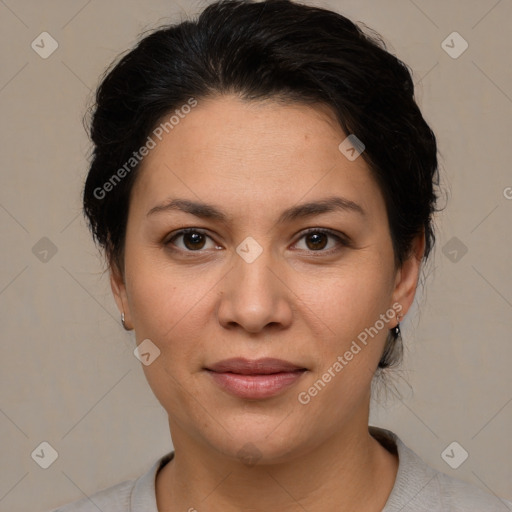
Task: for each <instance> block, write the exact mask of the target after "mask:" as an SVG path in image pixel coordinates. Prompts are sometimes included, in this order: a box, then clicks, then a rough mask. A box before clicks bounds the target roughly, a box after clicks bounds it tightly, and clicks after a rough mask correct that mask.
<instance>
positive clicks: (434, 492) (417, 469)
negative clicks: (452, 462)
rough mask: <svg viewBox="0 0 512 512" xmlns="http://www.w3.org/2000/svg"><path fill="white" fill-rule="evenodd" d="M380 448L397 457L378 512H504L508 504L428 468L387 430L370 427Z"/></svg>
mask: <svg viewBox="0 0 512 512" xmlns="http://www.w3.org/2000/svg"><path fill="white" fill-rule="evenodd" d="M370 433H371V434H372V436H373V437H375V438H376V439H377V440H378V441H379V442H380V443H381V444H382V445H383V446H384V447H386V448H388V449H390V448H391V449H393V448H394V450H395V451H396V452H397V453H398V459H399V465H398V473H397V475H396V480H395V485H394V487H393V490H392V491H391V494H390V496H389V498H388V501H387V503H386V506H385V507H384V510H383V511H382V512H398V511H401V512H405V511H407V512H507V511H512V502H510V501H507V500H504V499H501V498H499V497H497V496H495V495H493V494H489V493H487V492H485V491H483V490H481V489H480V488H479V487H476V486H474V485H472V484H469V483H467V482H463V481H461V480H458V479H456V478H453V477H451V476H448V475H446V474H444V473H442V472H441V471H437V470H435V469H433V468H431V467H430V466H428V465H427V464H426V463H425V462H423V460H422V459H421V458H420V457H419V456H418V455H416V453H414V452H413V451H412V450H411V449H410V448H408V447H407V446H406V445H405V444H404V443H403V442H402V441H401V440H400V439H399V438H398V436H397V435H396V434H394V433H393V432H390V431H389V430H384V429H380V428H376V427H370Z"/></svg>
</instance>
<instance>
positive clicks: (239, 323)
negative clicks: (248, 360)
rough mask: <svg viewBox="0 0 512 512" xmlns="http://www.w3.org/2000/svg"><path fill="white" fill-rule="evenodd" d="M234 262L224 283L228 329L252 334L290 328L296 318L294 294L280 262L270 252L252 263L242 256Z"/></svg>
mask: <svg viewBox="0 0 512 512" xmlns="http://www.w3.org/2000/svg"><path fill="white" fill-rule="evenodd" d="M234 260H235V261H234V266H233V267H232V269H231V270H230V271H229V272H228V273H227V274H226V276H225V277H224V279H223V280H222V282H221V283H220V292H221V293H220V297H221V298H220V304H219V306H218V310H217V315H218V320H219V323H220V324H221V325H222V326H223V327H224V328H226V329H236V328H240V329H242V330H245V331H247V332H249V333H252V334H254V333H259V332H260V331H263V330H265V329H269V328H271V329H285V328H287V327H288V326H289V325H290V324H291V322H292V318H293V308H292V306H291V300H292V297H294V295H293V293H292V291H291V287H290V286H289V285H288V284H287V283H286V277H285V275H284V272H283V270H282V268H281V269H279V268H278V266H280V265H279V262H277V261H275V258H273V256H272V254H271V253H270V251H269V250H267V249H263V252H262V253H261V254H260V255H259V256H258V257H257V258H256V259H255V260H254V261H252V262H248V261H246V260H244V259H243V258H242V257H240V256H238V254H235V257H234ZM279 270H281V271H279Z"/></svg>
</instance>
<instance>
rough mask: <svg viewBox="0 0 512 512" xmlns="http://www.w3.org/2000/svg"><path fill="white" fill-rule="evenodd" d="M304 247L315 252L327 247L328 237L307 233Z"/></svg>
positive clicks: (323, 234) (322, 234)
mask: <svg viewBox="0 0 512 512" xmlns="http://www.w3.org/2000/svg"><path fill="white" fill-rule="evenodd" d="M306 240H307V242H306V245H307V247H308V249H311V250H312V251H317V250H319V249H323V248H325V246H326V245H327V241H328V237H327V235H326V234H325V233H318V232H317V233H315V232H313V233H309V234H307V235H306Z"/></svg>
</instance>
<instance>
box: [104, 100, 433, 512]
mask: <svg viewBox="0 0 512 512" xmlns="http://www.w3.org/2000/svg"><path fill="white" fill-rule="evenodd" d="M345 137H346V134H344V133H343V131H342V130H341V128H340V127H339V124H338V123H337V122H336V120H335V118H334V116H333V114H332V113H331V112H330V110H329V109H327V107H324V106H321V105H314V106H306V105H302V104H288V105H284V104H282V103H281V104H278V103H276V102H273V101H264V102H262V101H258V102H244V101H242V100H240V99H238V98H237V97H235V96H230V95H226V96H217V97H214V98H210V99H208V100H201V101H199V104H198V106H197V107H195V108H194V109H193V110H192V112H191V113H190V114H188V115H187V116H186V117H185V118H184V119H182V120H181V121H180V123H179V124H178V125H176V126H175V127H174V129H173V130H172V131H170V132H169V134H167V135H165V136H164V137H163V138H162V140H161V141H160V142H159V143H158V145H157V147H156V148H155V149H153V150H152V151H151V152H150V153H149V155H148V156H147V157H146V158H145V159H144V161H143V164H142V168H141V169H140V172H139V174H138V176H137V180H136V183H135V186H134V189H133V191H132V196H131V202H130V209H129V215H128V223H127V231H126V245H125V259H124V272H123V273H121V272H120V271H119V270H118V269H117V267H116V266H115V265H112V269H111V285H112V290H113V293H114V296H115V299H116V302H117V304H118V307H119V309H120V311H123V312H124V314H125V321H126V325H127V326H128V327H131V328H134V329H135V333H136V339H137V343H140V342H142V340H144V339H147V338H149V339H150V340H151V341H152V342H153V343H154V344H155V345H156V346H157V347H158V348H159V350H160V351H161V353H160V356H159V357H158V358H156V359H155V360H154V362H152V363H151V364H150V365H148V366H143V370H144V372H145V375H146V378H147V380H148V383H149V385H150V386H151V388H152V390H153V392H154V393H155V396H156V397H157V399H158V400H159V401H160V403H161V404H162V406H163V407H164V408H165V410H166V411H167V413H168V417H169V428H170V432H171V436H172V440H173V444H174V450H175V457H174V459H173V460H172V461H171V462H170V463H168V464H167V465H166V466H165V467H164V468H163V469H162V470H161V471H160V472H159V473H158V475H157V479H156V493H157V503H158V509H159V511H160V512H162V511H165V512H170V511H178V510H180V511H185V510H190V511H193V510H194V509H195V510H197V511H198V512H203V511H223V512H230V511H237V512H240V511H261V512H273V511H276V512H277V511H279V512H283V511H284V512H288V511H302V512H303V511H304V510H307V511H308V512H315V511H340V510H347V511H348V510H358V511H362V512H365V511H367V512H377V511H380V510H382V508H383V506H384V504H385V502H386V500H387V497H388V496H389V493H390V492H391V489H392V487H393V484H394V480H395V477H396V471H397V467H398V460H397V457H396V455H394V454H392V453H390V452H388V451H387V450H386V449H384V448H383V447H382V446H381V445H380V444H379V443H378V442H377V441H376V440H375V439H373V438H372V437H371V436H370V435H369V433H368V416H369V403H370V385H371V380H372V376H373V374H374V372H375V370H376V368H377V365H378V361H379V359H380V357H381V354H382V350H383V348H384V344H385V340H386V336H387V333H388V329H391V328H393V327H394V326H395V325H396V324H397V321H396V318H392V319H391V321H390V322H389V323H388V324H386V327H385V328H384V329H381V330H380V331H379V333H378V335H376V336H375V337H374V338H373V339H371V342H369V343H368V344H367V346H365V347H364V348H363V349H362V350H361V351H360V352H359V353H358V354H357V355H355V356H354V358H353V359H352V360H351V361H350V362H349V363H348V364H347V365H346V366H345V367H344V368H343V370H342V371H341V372H339V373H337V374H336V376H335V377H334V378H332V380H331V381H330V382H329V383H328V384H327V385H326V386H325V387H324V388H323V389H322V390H321V391H320V392H319V393H318V394H317V395H316V396H315V397H314V398H312V399H311V401H310V402H309V403H308V404H306V405H303V404H301V403H299V401H298V399H297V395H298V393H299V392H301V391H307V390H308V388H310V387H311V386H312V385H313V384H314V383H315V382H316V381H317V380H318V379H319V378H321V376H322V375H323V374H324V373H325V372H326V371H327V369H328V368H329V367H332V365H333V363H334V362H335V361H336V360H337V357H338V356H339V355H343V354H344V353H345V352H346V351H347V350H348V349H349V347H350V345H351V343H352V341H353V340H355V339H356V338H357V336H358V334H359V333H361V332H362V331H364V329H365V328H368V327H370V326H373V325H374V324H375V322H376V320H378V319H379V315H381V314H383V313H385V312H386V311H387V310H389V309H390V308H392V305H393V304H397V303H398V304H400V305H401V307H402V310H401V311H400V314H401V315H405V314H406V313H407V311H408V309H409V307H410V306H411V304H412V301H413V299H414V294H415V291H416V286H417V282H418V276H419V271H420V267H421V259H422V255H423V252H424V236H423V235H419V236H418V237H417V238H416V240H415V241H414V244H413V250H412V251H411V254H410V257H409V258H408V259H407V260H406V261H405V262H404V264H403V265H402V266H401V267H400V268H396V267H395V265H394V255H393V247H392V242H391V235H390V232H389V226H388V223H387V214H386V209H385V204H384V199H383V197H382V194H381V192H380V189H379V187H378V186H377V184H376V182H375V181H374V179H373V177H372V175H371V173H370V170H369V169H368V167H367V165H366V163H365V162H364V160H363V158H362V157H359V158H357V159H356V160H354V161H349V160H348V159H347V158H346V157H345V156H344V155H343V154H342V153H341V152H340V150H339V149H338V146H339V144H340V142H341V141H343V140H344V139H345ZM332 196H339V197H343V198H347V199H350V200H351V201H354V202H355V203H357V204H358V205H360V206H361V208H363V210H364V212H365V214H364V216H363V215H359V214H357V213H355V212H352V211H332V212H327V213H320V214H315V215H311V216H309V217H304V218H296V219H295V220H289V221H286V222H284V223H279V222H278V218H279V216H280V215H281V213H282V212H283V211H284V210H285V209H287V208H290V207H293V206H296V205H298V204H302V203H306V202H312V201H313V202H316V201H320V200H323V199H325V198H329V197H332ZM171 198H183V199H188V200H191V201H201V202H204V203H208V204H212V205H215V206H216V207H217V208H218V209H220V210H222V212H224V213H225V215H226V217H227V219H226V221H225V222H221V221H219V220H216V219H205V218H200V217H198V216H196V215H193V214H191V213H185V212H183V211H180V210H168V211H162V212H158V213H154V214H150V215H148V212H149V211H150V210H151V209H152V208H154V207H155V206H157V205H161V204H163V203H165V202H166V201H168V200H169V199H171ZM185 227H190V228H197V229H201V230H203V231H204V232H206V235H207V236H205V237H204V238H201V237H199V243H198V242H197V241H196V242H195V244H196V245H194V240H193V239H191V238H190V235H188V236H179V237H178V238H174V239H173V235H174V234H175V233H176V232H177V231H178V230H180V229H182V228H185ZM308 228H324V229H329V230H332V231H333V232H334V233H335V234H338V235H340V236H343V234H344V235H345V236H346V237H348V238H349V240H350V241H349V245H346V246H344V245H342V244H341V243H340V242H338V241H337V239H336V238H334V237H330V236H326V237H323V236H322V235H319V238H318V235H317V238H315V237H313V239H311V235H310V236H304V231H305V230H306V229H308ZM248 236H250V237H252V238H253V239H254V240H256V241H257V243H258V244H259V245H260V246H261V248H262V253H261V254H260V255H259V257H258V258H256V260H255V261H253V262H252V263H247V262H246V261H245V260H244V259H242V258H241V257H240V256H239V255H238V254H237V252H236V248H237V246H238V245H239V244H240V243H241V242H242V241H243V240H244V239H245V238H246V237H248ZM171 239H173V240H172V241H171ZM166 243H167V245H166ZM315 243H316V245H315ZM197 248H198V249H197ZM330 249H333V251H334V252H332V251H330ZM239 356H240V357H246V358H248V359H256V358H260V357H276V358H280V359H284V360H287V361H291V362H292V363H295V364H297V365H298V366H301V367H305V368H307V369H308V371H307V372H305V373H304V374H303V375H302V377H301V378H300V379H299V380H298V381H297V382H296V383H295V384H294V385H293V386H292V387H291V388H288V389H287V390H286V391H285V392H284V393H282V394H280V395H278V396H275V397H272V398H267V399H262V400H245V399H241V398H238V397H234V396H232V395H230V394H228V393H226V392H225V391H223V390H222V389H220V388H219V386H218V385H217V384H216V383H214V382H213V380H212V379H211V376H210V375H209V374H208V372H206V371H205V370H204V368H205V367H206V366H208V365H211V364H213V363H215V362H217V361H220V360H223V359H227V358H231V357H239ZM247 443H251V444H250V445H249V446H250V447H251V449H252V450H253V451H254V453H255V454H257V461H256V463H255V464H254V465H248V464H246V463H244V461H243V460H242V459H241V457H240V455H239V451H240V450H241V448H242V447H244V446H247Z"/></svg>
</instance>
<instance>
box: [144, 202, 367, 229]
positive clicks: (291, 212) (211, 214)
mask: <svg viewBox="0 0 512 512" xmlns="http://www.w3.org/2000/svg"><path fill="white" fill-rule="evenodd" d="M173 210H178V211H183V212H185V213H190V214H192V215H195V216H196V217H200V218H203V219H211V220H217V221H219V222H223V223H227V222H228V217H227V216H226V215H225V214H224V213H223V212H222V211H221V210H220V209H219V208H217V207H216V206H214V205H211V204H207V203H202V202H198V201H190V200H188V199H171V200H169V201H166V202H165V203H163V204H160V205H157V206H155V207H153V208H151V210H149V211H148V213H147V214H146V216H150V215H154V214H155V213H159V212H167V211H173ZM336 211H343V212H349V213H357V214H358V215H360V216H362V217H364V216H366V212H365V211H364V210H363V208H362V207H361V206H360V205H359V204H357V203H355V202H354V201H351V200H350V199H346V198H343V197H338V196H334V197H329V198H326V199H323V200H320V201H313V202H309V203H303V204H299V205H297V206H292V207H291V208H288V209H287V210H285V211H284V212H282V213H281V215H280V217H279V220H278V223H279V224H284V223H286V222H291V221H294V220H296V219H299V218H306V217H312V216H314V215H320V214H322V213H331V212H336Z"/></svg>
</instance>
